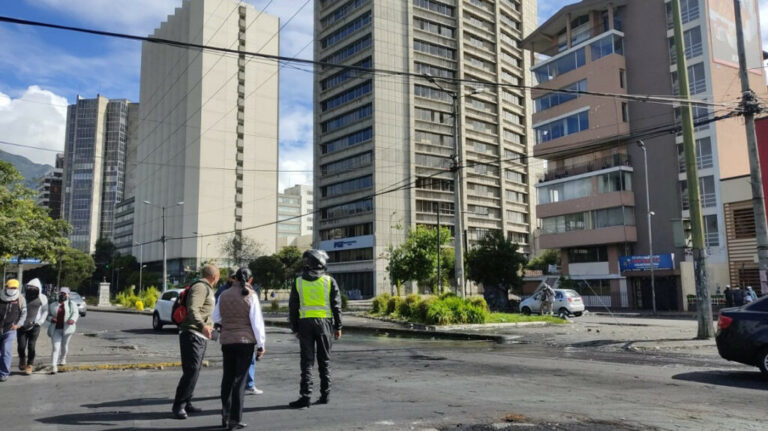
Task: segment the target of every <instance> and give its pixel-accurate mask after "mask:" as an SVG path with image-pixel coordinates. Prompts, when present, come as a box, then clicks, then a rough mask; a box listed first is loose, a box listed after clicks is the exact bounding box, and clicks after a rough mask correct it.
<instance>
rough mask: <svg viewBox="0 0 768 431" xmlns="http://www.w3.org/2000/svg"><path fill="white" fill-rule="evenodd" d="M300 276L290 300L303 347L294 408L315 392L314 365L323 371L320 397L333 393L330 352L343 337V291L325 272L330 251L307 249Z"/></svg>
mask: <svg viewBox="0 0 768 431" xmlns="http://www.w3.org/2000/svg"><path fill="white" fill-rule="evenodd" d="M302 262H303V264H304V268H303V271H302V274H301V277H298V278H296V282H295V283H294V285H293V288H292V289H291V296H290V299H289V301H288V310H289V318H290V323H291V330H292V332H293V333H294V335H296V337H297V338H298V339H299V345H300V347H301V383H300V387H299V399H298V400H296V401H293V402H291V403H290V404H289V406H290V407H291V408H296V409H299V408H302V409H303V408H308V407H309V406H310V396H311V395H312V367H313V366H314V365H315V353H316V354H317V367H318V370H319V371H320V399H319V400H318V401H317V404H327V403H328V402H329V401H330V393H331V370H330V359H331V358H330V356H331V345H332V340H333V339H336V340H338V339H339V338H341V292H340V291H339V286H338V284H336V280H334V279H333V277H331V276H329V275H327V274H326V269H327V263H328V254H326V253H325V252H324V251H323V250H307V251H305V252H304V255H303V256H302Z"/></svg>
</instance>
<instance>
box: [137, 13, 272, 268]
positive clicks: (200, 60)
mask: <svg viewBox="0 0 768 431" xmlns="http://www.w3.org/2000/svg"><path fill="white" fill-rule="evenodd" d="M152 36H153V37H158V38H165V39H172V40H178V41H184V42H190V43H195V44H204V45H208V46H215V47H224V48H229V49H238V50H242V51H250V52H256V51H258V52H260V53H263V54H271V55H277V54H278V45H279V42H278V41H279V36H278V19H277V18H276V17H273V16H270V15H267V14H264V13H260V12H259V11H258V10H257V9H255V8H254V7H252V6H250V5H248V4H246V3H242V2H237V1H234V0H205V1H203V0H185V1H184V2H183V4H182V6H181V7H180V8H177V9H176V10H175V12H174V13H173V15H170V16H169V17H168V19H167V21H165V22H163V23H162V24H161V25H160V27H159V28H157V29H156V30H155V32H154V33H153V34H152ZM141 63H142V64H141V93H140V96H141V100H143V101H145V103H142V105H141V110H140V120H141V121H140V124H139V130H140V131H139V136H140V144H139V147H138V151H137V154H136V163H137V169H136V186H135V190H136V191H135V198H136V206H135V214H134V228H133V241H134V242H140V243H147V242H149V241H157V240H159V239H160V238H161V236H162V212H163V210H162V208H163V207H165V208H166V210H165V216H166V236H167V238H168V242H167V248H168V251H167V255H168V272H169V273H170V274H171V276H172V277H173V276H179V275H181V273H182V272H183V271H184V269H185V267H194V266H195V265H196V264H197V263H198V261H199V260H198V259H199V257H200V256H203V255H205V257H206V258H213V259H216V260H218V261H219V263H221V264H226V262H224V261H222V260H221V259H222V258H223V257H224V256H223V252H222V250H221V248H222V247H221V246H222V245H223V243H224V242H225V241H226V239H227V238H232V236H233V235H242V236H244V237H249V238H251V239H253V240H255V241H256V242H258V243H259V244H260V246H261V247H262V250H263V252H264V253H272V252H274V250H275V241H276V227H275V225H274V224H270V222H273V221H274V220H275V219H276V217H277V208H276V205H277V157H278V123H277V114H278V79H277V70H278V65H277V63H275V62H268V61H266V62H265V61H263V60H259V61H257V60H254V58H252V57H249V56H246V55H245V54H239V55H232V54H222V53H219V52H213V51H210V50H205V51H200V50H196V49H187V48H178V47H170V46H167V45H159V44H152V43H147V42H145V43H144V44H143V46H142V61H141ZM145 201H147V202H150V203H151V204H149V205H148V204H145V203H144V202H145ZM180 202H183V205H178V204H177V203H180ZM259 225H264V226H263V227H259V228H255V229H248V228H250V227H253V226H259ZM177 238H185V239H183V240H180V239H177ZM133 252H134V253H133V254H134V256H136V255H137V252H138V247H136V246H134V250H133ZM143 254H144V261H145V262H149V263H150V265H151V266H155V267H159V263H160V261H161V259H162V248H161V244H160V242H154V243H149V244H147V245H145V246H144V247H143Z"/></svg>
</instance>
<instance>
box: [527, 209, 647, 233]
mask: <svg viewBox="0 0 768 431" xmlns="http://www.w3.org/2000/svg"><path fill="white" fill-rule="evenodd" d="M634 225H635V212H634V209H633V208H629V207H614V208H606V209H600V210H593V211H585V212H580V213H573V214H565V215H561V216H556V217H546V218H543V219H541V230H542V233H544V234H558V233H565V232H571V231H579V230H592V229H603V228H607V227H613V226H634Z"/></svg>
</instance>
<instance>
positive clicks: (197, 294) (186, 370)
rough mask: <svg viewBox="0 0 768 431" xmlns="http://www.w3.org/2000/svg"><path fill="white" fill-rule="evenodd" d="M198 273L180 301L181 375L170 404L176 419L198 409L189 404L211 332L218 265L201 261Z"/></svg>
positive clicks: (197, 411)
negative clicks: (183, 313) (183, 314)
mask: <svg viewBox="0 0 768 431" xmlns="http://www.w3.org/2000/svg"><path fill="white" fill-rule="evenodd" d="M202 276H203V277H202V278H200V279H199V280H197V281H195V282H194V283H193V284H192V286H190V287H189V291H188V292H187V295H186V299H185V304H184V305H185V306H186V307H187V316H186V317H185V318H184V320H183V321H182V322H181V324H180V325H179V350H180V352H181V370H182V375H181V379H179V384H178V385H177V386H176V396H175V397H174V400H173V407H172V408H171V412H172V413H173V417H174V418H176V419H186V418H187V414H188V413H200V412H202V409H200V408H198V407H195V406H193V405H192V396H193V395H194V392H195V385H197V378H198V377H199V376H200V367H202V365H203V358H204V357H205V349H206V347H207V346H208V340H209V339H210V338H211V335H212V334H213V319H212V317H213V308H214V305H215V298H214V295H215V293H214V290H213V286H216V283H217V282H218V281H219V269H218V268H216V266H215V265H211V264H208V265H205V266H203V270H202Z"/></svg>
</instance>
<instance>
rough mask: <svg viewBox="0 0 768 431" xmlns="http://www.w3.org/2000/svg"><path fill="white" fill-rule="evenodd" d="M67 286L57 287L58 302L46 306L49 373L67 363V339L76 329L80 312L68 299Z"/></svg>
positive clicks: (56, 370) (54, 372) (54, 371)
mask: <svg viewBox="0 0 768 431" xmlns="http://www.w3.org/2000/svg"><path fill="white" fill-rule="evenodd" d="M69 292H70V291H69V288H68V287H62V288H61V289H59V296H58V302H57V303H55V304H51V305H50V306H49V307H48V321H49V322H50V324H49V325H48V336H49V337H51V365H52V368H51V374H56V373H57V372H58V371H59V365H66V364H67V350H68V347H69V340H70V339H71V338H72V335H73V334H74V333H75V330H76V329H77V326H76V324H77V318H78V317H80V313H79V312H78V311H77V305H76V304H75V303H74V302H72V300H70V299H69Z"/></svg>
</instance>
